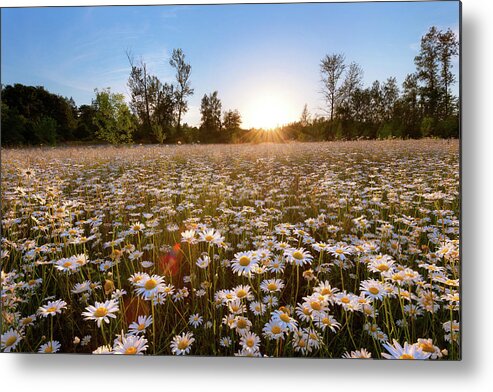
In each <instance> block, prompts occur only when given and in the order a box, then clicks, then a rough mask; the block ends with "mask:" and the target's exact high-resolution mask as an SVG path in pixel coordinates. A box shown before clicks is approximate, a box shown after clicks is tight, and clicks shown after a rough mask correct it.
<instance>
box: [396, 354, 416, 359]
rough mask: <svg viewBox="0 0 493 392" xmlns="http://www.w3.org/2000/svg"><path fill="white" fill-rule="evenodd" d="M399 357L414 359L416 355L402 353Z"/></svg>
mask: <svg viewBox="0 0 493 392" xmlns="http://www.w3.org/2000/svg"><path fill="white" fill-rule="evenodd" d="M399 359H414V357H413V356H412V355H410V354H402V355H401V356H400V357H399Z"/></svg>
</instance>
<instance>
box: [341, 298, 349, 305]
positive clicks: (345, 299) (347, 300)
mask: <svg viewBox="0 0 493 392" xmlns="http://www.w3.org/2000/svg"><path fill="white" fill-rule="evenodd" d="M341 302H342V303H343V304H348V303H349V302H351V301H350V300H349V298H348V297H342V298H341Z"/></svg>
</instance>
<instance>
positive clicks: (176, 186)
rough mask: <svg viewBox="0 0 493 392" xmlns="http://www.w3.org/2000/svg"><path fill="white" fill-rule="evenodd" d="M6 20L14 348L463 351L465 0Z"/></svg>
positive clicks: (8, 333) (8, 261) (55, 13)
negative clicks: (462, 6)
mask: <svg viewBox="0 0 493 392" xmlns="http://www.w3.org/2000/svg"><path fill="white" fill-rule="evenodd" d="M1 21H2V27H1V29H2V34H1V36H2V38H1V44H2V64H1V66H2V96H1V98H2V102H1V104H2V107H1V141H2V162H1V173H2V190H1V191H2V206H1V212H2V244H1V246H2V250H1V259H2V272H1V286H2V291H1V299H2V330H1V351H2V352H5V353H15V352H36V353H57V354H58V353H72V354H90V353H92V354H124V355H195V356H241V357H244V356H247V357H269V358H278V357H311V358H366V359H422V360H458V359H460V358H461V345H460V321H461V318H460V316H461V314H460V272H461V260H460V245H459V231H460V230H459V228H460V192H459V181H460V176H459V147H460V145H459V135H460V95H459V92H460V89H459V87H460V85H459V82H460V80H459V75H460V74H459V71H460V69H459V51H460V46H459V28H460V3H459V2H456V1H439V2H438V1H437V2H433V1H431V2H381V3H376V2H375V3H373V2H362V3H313V4H310V3H294V4H289V3H288V4H244V5H242V4H229V5H188V6H171V5H166V6H164V5H163V6H111V7H109V6H108V7H105V6H102V7H45V8H36V7H34V8H3V9H2V10H1Z"/></svg>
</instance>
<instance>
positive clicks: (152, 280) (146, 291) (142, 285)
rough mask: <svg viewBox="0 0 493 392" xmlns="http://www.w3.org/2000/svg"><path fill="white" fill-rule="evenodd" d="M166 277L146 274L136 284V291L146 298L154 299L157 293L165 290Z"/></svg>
mask: <svg viewBox="0 0 493 392" xmlns="http://www.w3.org/2000/svg"><path fill="white" fill-rule="evenodd" d="M163 282H164V278H163V277H162V276H159V275H152V276H149V275H147V274H144V275H143V277H142V278H141V279H140V280H139V281H138V282H137V283H136V284H135V287H136V289H135V292H136V293H137V294H138V295H140V296H142V298H144V299H152V297H154V296H155V295H156V294H157V293H159V292H162V291H163V290H164V283H163Z"/></svg>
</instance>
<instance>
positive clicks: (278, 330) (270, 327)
mask: <svg viewBox="0 0 493 392" xmlns="http://www.w3.org/2000/svg"><path fill="white" fill-rule="evenodd" d="M262 332H263V333H264V336H265V337H266V338H268V339H270V340H278V339H280V338H283V336H284V332H286V330H285V329H284V328H283V327H282V325H281V323H280V322H279V321H278V320H270V321H269V322H268V323H266V324H265V325H264V328H263V329H262Z"/></svg>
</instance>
